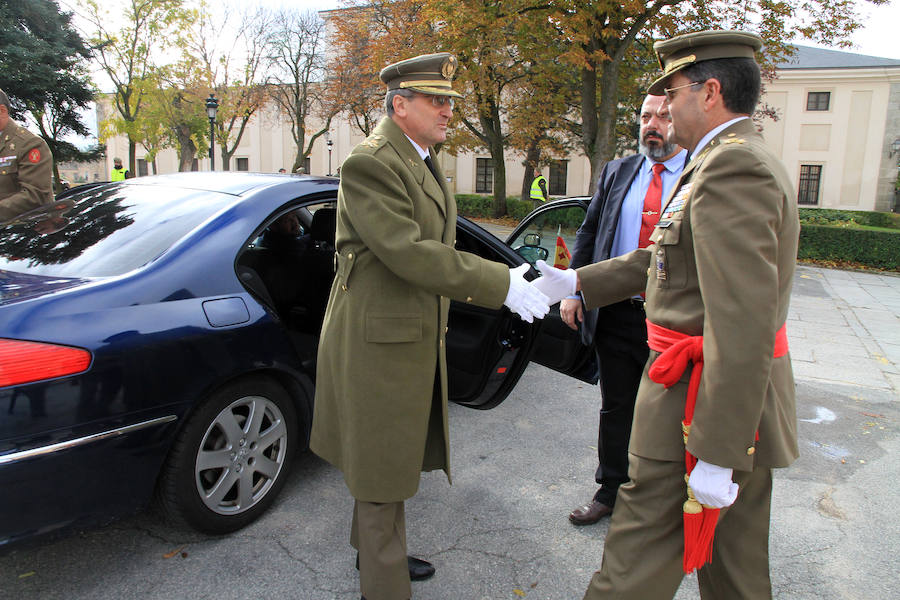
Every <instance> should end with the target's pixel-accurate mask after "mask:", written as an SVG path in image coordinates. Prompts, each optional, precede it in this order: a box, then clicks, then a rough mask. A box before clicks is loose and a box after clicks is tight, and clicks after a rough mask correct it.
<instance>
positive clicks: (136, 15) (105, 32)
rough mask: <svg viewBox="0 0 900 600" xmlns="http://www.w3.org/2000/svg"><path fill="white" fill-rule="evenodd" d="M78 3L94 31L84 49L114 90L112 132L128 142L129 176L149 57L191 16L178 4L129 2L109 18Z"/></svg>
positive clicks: (169, 0) (170, 0) (93, 4)
mask: <svg viewBox="0 0 900 600" xmlns="http://www.w3.org/2000/svg"><path fill="white" fill-rule="evenodd" d="M81 2H82V5H83V8H84V13H83V16H84V17H85V18H86V19H87V20H88V21H89V22H90V24H91V26H92V28H93V30H94V31H93V33H92V34H91V36H90V43H91V44H92V45H93V47H94V48H95V57H96V60H97V61H98V62H99V64H100V67H101V69H102V70H103V72H104V73H106V75H107V76H108V77H109V79H110V80H111V81H112V83H113V86H114V88H115V93H114V97H113V104H114V106H115V108H116V111H117V112H118V114H119V116H120V118H121V122H120V123H119V126H118V127H117V128H116V130H117V131H119V132H121V133H125V134H126V135H127V136H128V168H129V170H130V171H131V172H132V173H134V172H135V148H136V145H137V141H136V140H135V137H134V136H135V135H136V125H135V121H136V120H137V118H138V115H140V111H141V103H142V101H143V99H144V94H145V93H146V91H147V89H148V84H149V83H150V82H151V81H152V77H151V76H152V75H153V70H154V66H153V56H152V53H153V52H154V51H162V50H163V49H165V48H166V46H167V40H168V39H169V34H171V33H172V31H173V30H174V29H175V28H176V27H179V26H182V27H183V26H184V22H185V21H186V20H188V21H189V20H191V19H192V15H193V13H192V12H191V11H187V10H185V9H184V6H183V0H131V1H130V2H128V3H119V4H116V5H115V9H116V10H115V14H112V13H110V11H108V10H107V9H106V8H104V7H101V5H100V3H99V2H98V1H97V0H81ZM123 4H124V6H123ZM104 6H105V5H104ZM123 20H124V22H125V24H124V25H123V26H122V27H121V28H120V29H118V30H113V29H112V27H115V26H117V25H118V24H119V23H121V22H122V21H123Z"/></svg>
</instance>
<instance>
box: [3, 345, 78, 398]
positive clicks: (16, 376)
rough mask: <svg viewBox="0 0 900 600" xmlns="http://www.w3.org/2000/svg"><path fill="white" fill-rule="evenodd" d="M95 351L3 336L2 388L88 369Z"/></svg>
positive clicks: (73, 373)
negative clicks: (9, 338) (92, 353)
mask: <svg viewBox="0 0 900 600" xmlns="http://www.w3.org/2000/svg"><path fill="white" fill-rule="evenodd" d="M90 365H91V353H90V352H88V351H87V350H83V349H81V348H72V347H71V346H58V345H56V344H44V343H41V342H25V341H22V340H7V339H2V338H0V387H6V386H10V385H19V384H22V383H31V382H33V381H41V380H43V379H53V378H55V377H65V376H66V375H75V374H76V373H81V372H84V371H87V368H88V367H89V366H90Z"/></svg>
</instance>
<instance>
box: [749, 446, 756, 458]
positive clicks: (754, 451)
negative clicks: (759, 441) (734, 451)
mask: <svg viewBox="0 0 900 600" xmlns="http://www.w3.org/2000/svg"><path fill="white" fill-rule="evenodd" d="M754 454H756V448H754V447H753V446H750V447H749V448H747V456H753V455H754Z"/></svg>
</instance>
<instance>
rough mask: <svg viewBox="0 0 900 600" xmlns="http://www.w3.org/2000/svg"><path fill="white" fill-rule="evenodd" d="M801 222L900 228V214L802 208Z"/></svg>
mask: <svg viewBox="0 0 900 600" xmlns="http://www.w3.org/2000/svg"><path fill="white" fill-rule="evenodd" d="M800 222H801V223H808V224H811V225H842V226H851V227H852V226H853V225H863V226H866V227H885V228H888V229H900V215H898V214H893V213H886V212H871V211H865V210H835V209H831V208H801V209H800Z"/></svg>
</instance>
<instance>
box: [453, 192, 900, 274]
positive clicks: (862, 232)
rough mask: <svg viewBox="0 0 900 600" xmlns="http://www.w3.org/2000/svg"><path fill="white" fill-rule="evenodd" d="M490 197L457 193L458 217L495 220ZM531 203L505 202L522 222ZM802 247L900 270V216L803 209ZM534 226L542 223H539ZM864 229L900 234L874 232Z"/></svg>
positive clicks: (576, 214) (573, 213)
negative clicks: (873, 228)
mask: <svg viewBox="0 0 900 600" xmlns="http://www.w3.org/2000/svg"><path fill="white" fill-rule="evenodd" d="M492 200H493V198H492V197H490V196H481V195H478V194H457V195H456V204H457V207H458V209H459V214H461V215H463V216H466V217H491V216H492V214H493V211H492V208H491V202H492ZM532 208H533V205H532V203H531V202H530V201H528V202H522V201H521V200H519V198H517V197H509V198H507V199H506V212H507V216H509V217H510V218H512V219H514V220H516V221H521V220H522V219H524V218H525V216H526V215H527V214H528V213H530V212H531V210H532ZM553 217H554V219H553V221H554V222H553V224H552V225H553V226H554V227H556V225H557V224H560V225H562V226H563V228H571V229H573V230H574V229H577V228H578V226H579V225H581V221H582V219H583V218H584V211H583V210H581V209H579V208H572V209H569V210H568V211H567V212H566V214H565V215H564V216H563V217H562V219H560V214H559V213H558V212H556V213H554V214H553ZM800 223H801V228H800V248H799V250H798V252H797V255H798V258H801V259H808V260H821V261H837V262H855V263H859V264H862V265H866V266H868V267H873V268H876V269H886V270H893V271H898V270H900V215H897V214H892V213H882V212H869V211H861V210H833V209H827V208H801V209H800ZM535 225H536V226H539V225H540V223H539V222H538V221H535ZM860 226H863V227H881V228H886V229H896V230H897V231H896V232H893V231H875V230H871V229H861V228H860Z"/></svg>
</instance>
